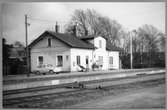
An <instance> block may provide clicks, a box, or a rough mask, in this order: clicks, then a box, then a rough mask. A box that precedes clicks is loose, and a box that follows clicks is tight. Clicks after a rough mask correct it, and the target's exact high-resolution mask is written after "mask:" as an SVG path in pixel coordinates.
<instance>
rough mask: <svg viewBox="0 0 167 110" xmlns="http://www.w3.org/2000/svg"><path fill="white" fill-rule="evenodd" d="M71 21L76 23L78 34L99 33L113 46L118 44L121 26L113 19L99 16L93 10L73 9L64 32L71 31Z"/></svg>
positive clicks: (121, 31)
mask: <svg viewBox="0 0 167 110" xmlns="http://www.w3.org/2000/svg"><path fill="white" fill-rule="evenodd" d="M73 23H77V34H78V36H87V35H101V36H103V37H105V38H107V39H109V40H110V42H111V43H112V44H113V45H115V46H119V44H120V37H121V34H122V33H123V30H122V26H121V25H120V24H119V23H117V21H115V20H111V19H109V18H108V17H104V16H101V15H100V14H99V13H97V12H96V11H95V10H90V9H87V10H85V11H84V10H75V12H74V14H73V16H72V18H71V21H70V23H69V24H68V26H67V28H66V32H68V33H71V32H72V31H71V30H72V29H73V26H71V25H73Z"/></svg>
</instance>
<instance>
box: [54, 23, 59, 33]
mask: <svg viewBox="0 0 167 110" xmlns="http://www.w3.org/2000/svg"><path fill="white" fill-rule="evenodd" d="M55 32H56V33H58V32H59V25H58V23H57V22H56V25H55Z"/></svg>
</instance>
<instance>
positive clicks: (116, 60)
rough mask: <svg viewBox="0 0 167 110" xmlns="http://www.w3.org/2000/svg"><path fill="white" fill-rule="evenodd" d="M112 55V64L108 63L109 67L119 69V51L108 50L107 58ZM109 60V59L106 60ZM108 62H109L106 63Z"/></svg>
mask: <svg viewBox="0 0 167 110" xmlns="http://www.w3.org/2000/svg"><path fill="white" fill-rule="evenodd" d="M110 56H112V57H113V65H109V68H110V69H119V62H120V61H119V60H120V59H119V52H117V51H108V58H109V57H110ZM108 61H109V60H108ZM108 64H109V63H108Z"/></svg>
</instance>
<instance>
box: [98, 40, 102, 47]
mask: <svg viewBox="0 0 167 110" xmlns="http://www.w3.org/2000/svg"><path fill="white" fill-rule="evenodd" d="M99 48H102V42H101V40H99Z"/></svg>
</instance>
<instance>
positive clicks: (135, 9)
mask: <svg viewBox="0 0 167 110" xmlns="http://www.w3.org/2000/svg"><path fill="white" fill-rule="evenodd" d="M75 9H83V10H85V9H94V10H95V11H97V12H98V13H100V14H101V15H103V16H107V17H109V18H111V19H114V20H116V21H117V22H118V23H120V24H122V26H123V27H124V28H125V29H127V30H129V31H130V30H132V29H137V28H138V27H140V26H142V25H144V24H151V25H153V26H155V27H156V28H157V29H159V30H160V31H161V32H165V3H163V2H148V3H147V2H143V3H142V2H141V3H140V2H139V3H137V2H134V3H133V2H126V3H123V2H118V3H112V2H104V3H102V2H101V3H98V2H96V3H95V2H94V3H91V2H88V3H86V2H83V3H81V2H78V3H74V2H71V3H58V2H53V3H51V2H50V3H44V2H43V3H5V4H3V8H2V12H3V13H2V14H3V15H2V16H3V35H4V37H5V38H6V39H7V43H13V42H14V41H16V40H17V41H21V42H23V43H24V42H25V24H24V22H25V21H24V15H25V14H28V16H29V17H30V18H31V19H28V23H30V24H31V25H30V26H29V27H28V42H29V43H30V42H31V41H32V40H34V39H35V38H37V37H38V36H39V35H40V34H41V33H43V32H44V31H45V30H53V29H54V25H55V21H58V23H59V24H60V25H61V27H62V29H61V31H63V26H64V24H66V23H67V22H68V21H69V20H70V17H71V15H72V13H73V12H74V10H75ZM32 18H33V19H32Z"/></svg>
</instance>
